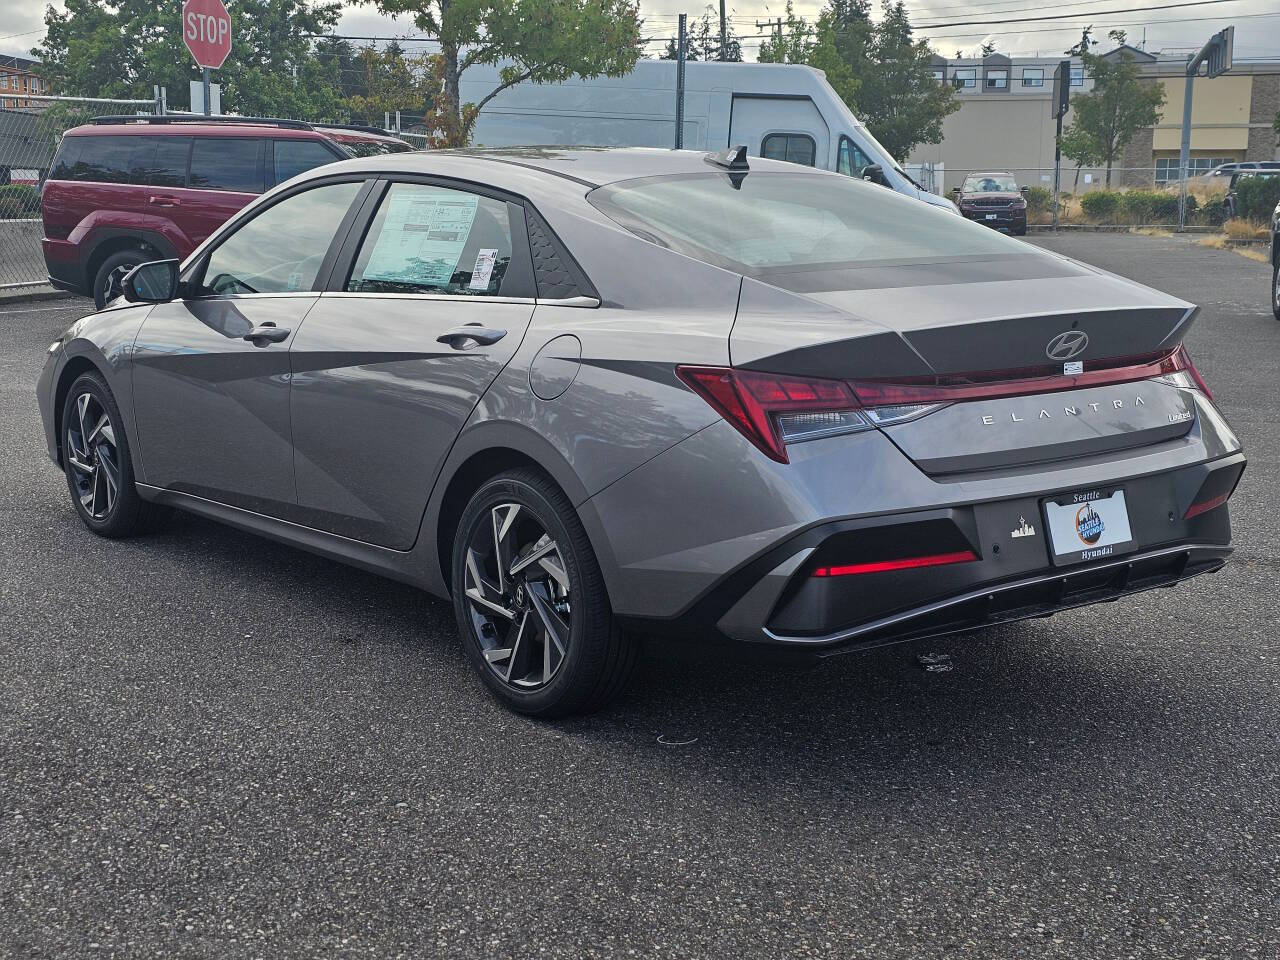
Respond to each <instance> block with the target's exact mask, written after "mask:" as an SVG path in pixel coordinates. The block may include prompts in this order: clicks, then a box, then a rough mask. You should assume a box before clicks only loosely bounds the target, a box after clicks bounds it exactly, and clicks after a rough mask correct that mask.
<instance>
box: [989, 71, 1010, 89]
mask: <svg viewBox="0 0 1280 960" xmlns="http://www.w3.org/2000/svg"><path fill="white" fill-rule="evenodd" d="M1008 86H1009V71H1008V70H988V71H987V89H988V90H1004V89H1005V88H1007V87H1008Z"/></svg>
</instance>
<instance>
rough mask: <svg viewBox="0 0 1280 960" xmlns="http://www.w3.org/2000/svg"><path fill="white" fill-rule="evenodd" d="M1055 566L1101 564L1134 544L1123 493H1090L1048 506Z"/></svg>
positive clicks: (1053, 502) (1047, 516)
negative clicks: (1058, 564)
mask: <svg viewBox="0 0 1280 960" xmlns="http://www.w3.org/2000/svg"><path fill="white" fill-rule="evenodd" d="M1044 512H1045V519H1046V521H1047V523H1046V526H1047V527H1048V528H1049V542H1050V543H1051V544H1052V545H1053V557H1054V562H1055V563H1073V562H1076V561H1079V560H1097V559H1099V558H1101V557H1109V556H1111V555H1112V554H1113V553H1115V552H1116V550H1117V549H1119V548H1121V547H1125V546H1127V545H1128V544H1130V543H1132V542H1133V531H1132V530H1130V529H1129V508H1128V507H1126V506H1125V502H1124V491H1123V490H1112V491H1102V490H1089V491H1086V492H1084V493H1073V494H1069V495H1067V496H1065V497H1058V498H1056V499H1053V500H1046V501H1045V503H1044Z"/></svg>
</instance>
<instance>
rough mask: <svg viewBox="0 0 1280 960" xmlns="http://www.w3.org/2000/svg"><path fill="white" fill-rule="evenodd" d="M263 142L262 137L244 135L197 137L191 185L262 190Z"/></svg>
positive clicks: (194, 145) (206, 188)
mask: <svg viewBox="0 0 1280 960" xmlns="http://www.w3.org/2000/svg"><path fill="white" fill-rule="evenodd" d="M262 146H263V141H262V140H257V139H247V138H244V137H218V138H216V139H215V138H212V137H210V138H202V137H197V138H196V141H195V143H194V144H192V147H191V186H192V187H198V188H200V189H203V190H233V191H235V192H237V193H261V192H262Z"/></svg>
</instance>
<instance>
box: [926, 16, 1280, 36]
mask: <svg viewBox="0 0 1280 960" xmlns="http://www.w3.org/2000/svg"><path fill="white" fill-rule="evenodd" d="M1276 16H1280V13H1240V14H1236V15H1235V16H1232V17H1168V18H1166V19H1163V20H1107V21H1105V22H1102V23H1094V24H1093V25H1094V26H1098V27H1132V26H1143V25H1147V26H1160V25H1162V24H1166V23H1204V22H1206V21H1212V22H1221V21H1223V20H1253V19H1257V18H1260V17H1276ZM1065 19H1070V20H1076V21H1084V20H1092V19H1093V17H1092V15H1091V14H1087V13H1077V14H1073V15H1071V16H1069V17H1066V18H1065ZM1082 25H1084V24H1082V23H1079V22H1077V23H1064V24H1061V25H1059V26H1056V27H1030V28H1026V29H1022V30H972V31H969V32H967V33H939V34H931V35H930V36H929V37H928V39H930V40H947V39H957V38H964V37H1003V36H1010V35H1014V34H1024V33H1063V32H1066V31H1068V30H1078V29H1079V28H1080V27H1081V26H1082ZM913 29H914V28H913ZM920 29H921V30H928V29H929V28H928V27H921V28H920Z"/></svg>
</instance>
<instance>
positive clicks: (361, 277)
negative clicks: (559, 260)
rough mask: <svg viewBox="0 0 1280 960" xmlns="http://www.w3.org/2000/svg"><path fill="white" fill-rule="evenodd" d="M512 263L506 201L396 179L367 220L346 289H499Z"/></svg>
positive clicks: (462, 292)
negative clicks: (398, 181)
mask: <svg viewBox="0 0 1280 960" xmlns="http://www.w3.org/2000/svg"><path fill="white" fill-rule="evenodd" d="M510 263H511V221H510V218H509V216H508V214H507V205H506V204H505V203H504V202H503V201H501V200H494V199H491V198H490V197H481V196H477V195H476V194H474V193H464V192H463V191H461V190H449V189H447V188H445V187H433V186H426V185H424V184H416V183H394V184H392V185H391V187H390V189H388V190H387V194H386V196H385V197H383V199H382V203H381V204H380V205H379V207H378V212H377V215H376V216H375V217H374V218H373V223H372V224H370V226H369V232H368V233H367V234H366V235H365V238H364V242H363V243H362V244H361V246H360V253H359V256H357V258H356V262H355V266H354V267H353V268H352V271H351V277H350V279H349V280H348V282H347V285H346V289H347V290H349V291H352V292H354V293H444V294H454V295H458V296H486V295H488V296H493V295H495V294H497V293H498V292H499V290H501V288H502V278H503V276H504V275H505V274H506V271H507V267H508V265H509V264H510Z"/></svg>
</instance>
